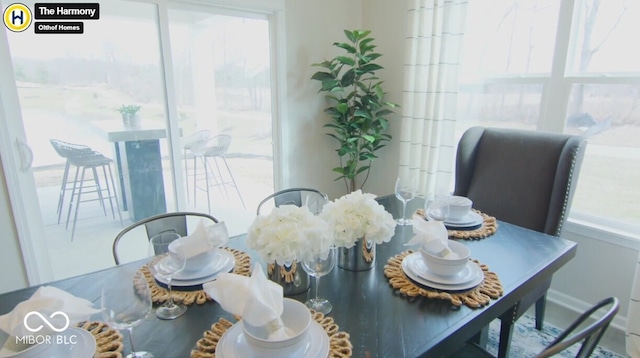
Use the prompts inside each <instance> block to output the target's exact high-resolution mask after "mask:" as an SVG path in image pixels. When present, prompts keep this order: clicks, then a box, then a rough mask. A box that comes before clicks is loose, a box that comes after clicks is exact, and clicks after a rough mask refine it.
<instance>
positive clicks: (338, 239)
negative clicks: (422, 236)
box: [320, 190, 396, 248]
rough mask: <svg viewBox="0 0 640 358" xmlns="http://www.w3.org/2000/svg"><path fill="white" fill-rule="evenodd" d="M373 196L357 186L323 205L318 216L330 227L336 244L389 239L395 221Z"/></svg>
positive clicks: (345, 246)
mask: <svg viewBox="0 0 640 358" xmlns="http://www.w3.org/2000/svg"><path fill="white" fill-rule="evenodd" d="M375 198H376V196H375V195H373V194H369V193H366V194H365V193H362V191H361V190H356V191H354V192H352V193H350V194H347V195H344V196H342V197H340V198H338V199H336V200H334V201H332V202H329V203H327V204H326V205H325V206H324V208H323V210H322V213H321V214H320V217H321V218H322V219H323V220H324V221H326V222H327V223H328V224H329V227H330V228H331V229H332V230H333V236H334V245H335V246H336V247H344V248H350V247H352V246H354V245H355V244H356V242H357V241H358V240H359V239H365V238H366V239H367V240H371V241H373V242H374V243H376V244H381V243H383V242H388V241H389V240H391V237H392V236H393V234H394V233H395V227H396V221H395V220H394V219H393V216H391V214H390V213H388V212H387V211H386V210H385V209H384V207H383V206H382V205H380V204H379V203H378V202H377V201H376V200H375Z"/></svg>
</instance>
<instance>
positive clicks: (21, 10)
mask: <svg viewBox="0 0 640 358" xmlns="http://www.w3.org/2000/svg"><path fill="white" fill-rule="evenodd" d="M3 18H4V26H6V27H7V28H8V29H9V30H11V31H13V32H22V31H24V30H26V29H27V28H29V25H31V10H29V8H28V7H27V6H26V5H24V4H19V3H15V4H11V5H9V6H7V8H6V9H4V16H3Z"/></svg>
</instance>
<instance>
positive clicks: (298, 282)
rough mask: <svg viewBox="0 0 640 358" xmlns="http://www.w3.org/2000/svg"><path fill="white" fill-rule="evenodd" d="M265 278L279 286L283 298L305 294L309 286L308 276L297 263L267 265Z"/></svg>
mask: <svg viewBox="0 0 640 358" xmlns="http://www.w3.org/2000/svg"><path fill="white" fill-rule="evenodd" d="M267 276H268V277H269V279H270V280H271V281H273V282H275V283H277V284H279V285H280V286H282V291H283V293H284V295H285V296H294V295H298V294H300V293H303V292H306V291H307V290H308V289H309V286H310V285H311V280H310V279H309V274H308V273H307V272H306V271H305V270H304V269H303V268H302V265H301V264H300V263H299V262H297V261H292V262H286V263H285V264H284V265H278V264H277V263H270V264H267Z"/></svg>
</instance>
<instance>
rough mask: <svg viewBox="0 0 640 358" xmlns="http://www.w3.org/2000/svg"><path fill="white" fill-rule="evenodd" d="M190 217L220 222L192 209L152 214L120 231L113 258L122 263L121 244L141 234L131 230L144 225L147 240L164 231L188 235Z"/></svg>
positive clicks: (214, 222) (213, 222) (209, 221)
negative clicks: (132, 232)
mask: <svg viewBox="0 0 640 358" xmlns="http://www.w3.org/2000/svg"><path fill="white" fill-rule="evenodd" d="M189 219H200V220H202V219H204V220H205V224H216V223H218V219H216V218H215V217H213V216H211V215H209V214H205V213H199V212H191V211H178V212H172V213H164V214H158V215H154V216H150V217H148V218H145V219H142V220H139V221H137V222H135V223H133V224H131V225H129V226H127V227H126V228H124V229H122V231H120V232H119V233H118V235H117V236H116V238H115V239H114V240H113V245H112V249H111V250H112V253H113V260H114V261H115V263H116V265H120V263H121V262H122V258H121V248H120V245H121V243H122V240H123V239H124V238H130V239H134V237H138V238H139V235H133V234H131V231H133V230H134V229H136V228H139V227H144V229H145V236H146V239H147V241H148V240H149V239H151V237H153V236H154V235H157V234H160V233H163V232H175V233H177V234H179V235H180V236H186V235H188V234H189V232H188V227H189V226H188V225H189Z"/></svg>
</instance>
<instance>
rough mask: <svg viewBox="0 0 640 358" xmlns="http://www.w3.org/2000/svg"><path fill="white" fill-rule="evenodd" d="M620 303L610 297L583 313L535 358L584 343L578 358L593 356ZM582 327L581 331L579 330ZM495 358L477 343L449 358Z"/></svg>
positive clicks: (544, 357) (546, 357) (544, 356)
mask: <svg viewBox="0 0 640 358" xmlns="http://www.w3.org/2000/svg"><path fill="white" fill-rule="evenodd" d="M619 307H620V303H619V301H618V298H616V297H608V298H605V299H603V300H602V301H600V302H598V303H596V304H595V305H594V306H592V307H591V308H589V309H588V310H587V311H585V312H583V313H582V314H581V315H580V316H579V317H578V318H577V319H576V320H575V321H573V322H572V323H571V325H569V327H567V328H566V329H565V330H564V331H562V333H560V335H558V336H557V337H556V338H555V339H554V340H553V341H552V342H551V343H549V344H548V345H547V346H546V347H545V348H544V349H543V350H542V351H541V352H540V353H538V354H537V355H535V358H548V357H552V356H555V355H556V354H558V353H560V352H562V351H564V350H566V349H568V348H569V347H571V346H573V345H574V344H577V343H580V342H582V344H581V345H580V349H579V350H578V353H577V354H576V358H587V357H589V356H591V354H592V353H593V351H594V349H595V348H596V347H597V346H598V343H599V342H600V339H601V338H602V335H603V334H604V332H605V331H606V330H607V328H608V327H609V324H610V323H611V321H612V320H613V318H614V317H615V315H616V313H617V312H618V309H619ZM602 309H606V311H605V312H604V313H601V314H600V315H599V316H597V317H596V318H593V317H592V316H594V314H595V313H596V312H598V311H600V310H602ZM590 319H593V321H592V322H591V323H589V324H586V325H585V324H584V323H585V322H586V321H587V320H590ZM580 327H583V328H581V329H580V330H578V329H579V328H580ZM457 357H460V358H479V357H485V358H489V357H491V358H493V355H491V354H490V353H489V352H487V351H486V350H484V349H482V348H481V347H480V346H478V345H477V344H475V343H467V344H465V345H464V346H463V347H462V349H460V350H459V351H457V352H456V353H455V354H454V355H452V356H450V357H449V358H457Z"/></svg>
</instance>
